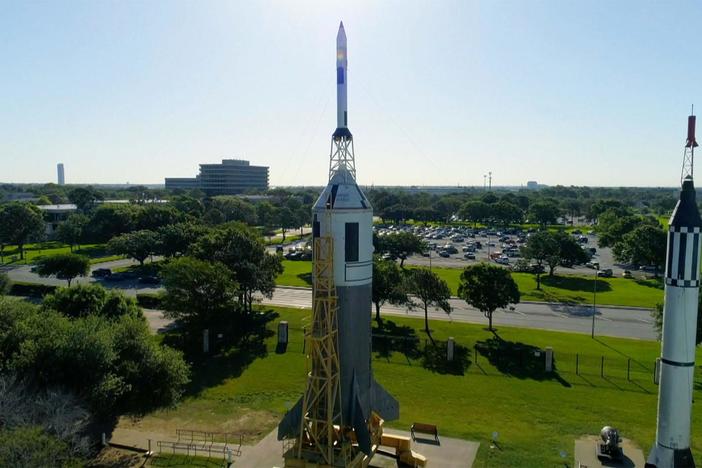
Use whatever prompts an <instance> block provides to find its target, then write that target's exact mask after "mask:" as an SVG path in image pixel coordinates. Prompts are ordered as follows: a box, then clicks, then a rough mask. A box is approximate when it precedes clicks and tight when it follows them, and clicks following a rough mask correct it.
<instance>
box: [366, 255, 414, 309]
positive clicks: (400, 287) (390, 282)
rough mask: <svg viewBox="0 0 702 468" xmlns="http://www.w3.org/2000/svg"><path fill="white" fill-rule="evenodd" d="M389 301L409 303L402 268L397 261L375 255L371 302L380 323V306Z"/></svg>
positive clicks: (402, 303)
mask: <svg viewBox="0 0 702 468" xmlns="http://www.w3.org/2000/svg"><path fill="white" fill-rule="evenodd" d="M386 302H389V303H390V304H395V305H411V304H412V301H411V300H410V298H409V297H408V296H407V290H406V288H405V281H404V278H403V276H402V270H400V268H399V267H398V266H397V263H395V262H393V261H388V260H382V259H380V258H379V257H378V256H377V255H376V256H375V257H374V258H373V303H374V304H375V319H376V320H377V321H378V323H380V322H381V321H382V319H381V318H380V308H381V307H382V306H383V304H385V303H386Z"/></svg>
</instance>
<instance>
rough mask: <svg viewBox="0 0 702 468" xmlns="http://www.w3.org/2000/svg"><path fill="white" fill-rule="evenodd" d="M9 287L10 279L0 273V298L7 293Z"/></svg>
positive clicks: (5, 274)
mask: <svg viewBox="0 0 702 468" xmlns="http://www.w3.org/2000/svg"><path fill="white" fill-rule="evenodd" d="M11 286H12V285H11V283H10V277H9V276H7V273H0V296H3V295H5V294H7V293H9V292H10V287H11Z"/></svg>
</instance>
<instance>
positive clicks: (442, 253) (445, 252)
mask: <svg viewBox="0 0 702 468" xmlns="http://www.w3.org/2000/svg"><path fill="white" fill-rule="evenodd" d="M450 256H451V254H450V253H448V252H447V251H445V250H441V251H440V252H439V257H444V258H449V257H450Z"/></svg>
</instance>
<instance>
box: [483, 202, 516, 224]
mask: <svg viewBox="0 0 702 468" xmlns="http://www.w3.org/2000/svg"><path fill="white" fill-rule="evenodd" d="M489 206H490V210H491V217H492V219H493V220H494V221H495V222H496V223H498V224H501V225H503V226H507V225H508V224H512V223H519V222H521V221H522V210H520V209H519V207H518V206H517V205H515V204H514V203H510V202H508V201H505V200H500V201H498V202H497V203H494V204H492V205H489Z"/></svg>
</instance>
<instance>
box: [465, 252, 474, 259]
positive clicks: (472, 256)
mask: <svg viewBox="0 0 702 468" xmlns="http://www.w3.org/2000/svg"><path fill="white" fill-rule="evenodd" d="M463 258H465V259H466V260H475V254H474V253H470V252H468V253H465V254H463Z"/></svg>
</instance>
